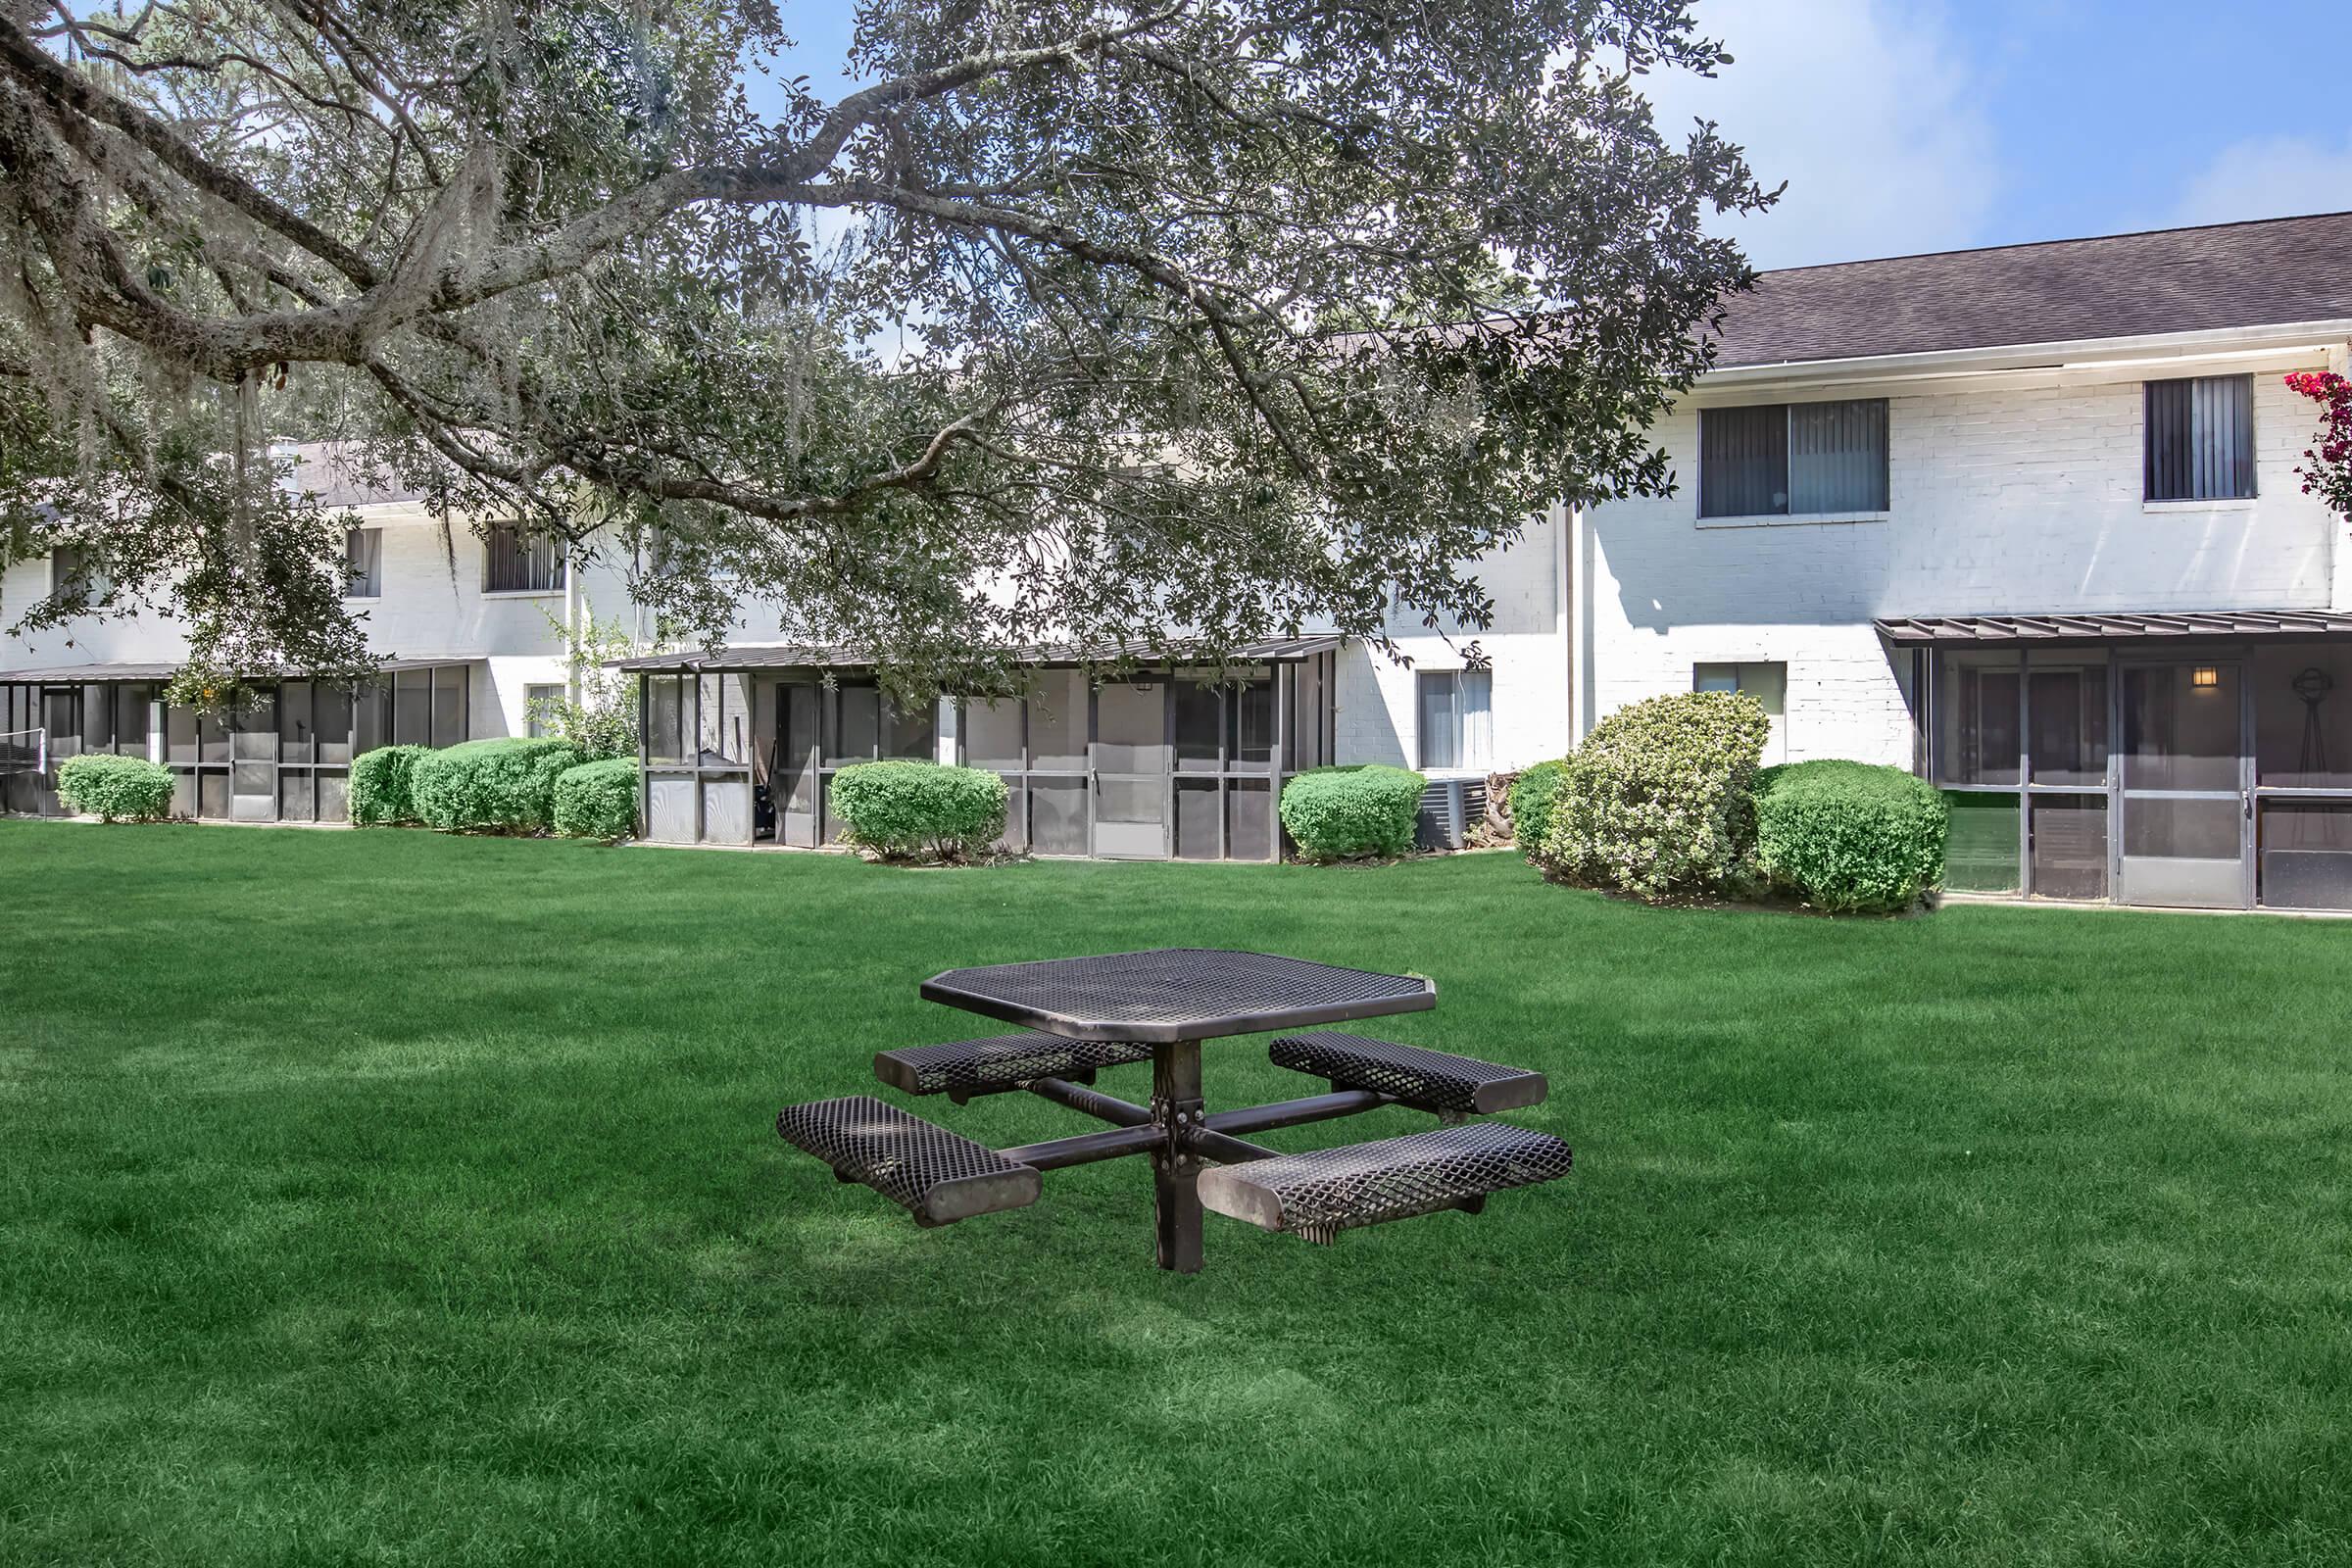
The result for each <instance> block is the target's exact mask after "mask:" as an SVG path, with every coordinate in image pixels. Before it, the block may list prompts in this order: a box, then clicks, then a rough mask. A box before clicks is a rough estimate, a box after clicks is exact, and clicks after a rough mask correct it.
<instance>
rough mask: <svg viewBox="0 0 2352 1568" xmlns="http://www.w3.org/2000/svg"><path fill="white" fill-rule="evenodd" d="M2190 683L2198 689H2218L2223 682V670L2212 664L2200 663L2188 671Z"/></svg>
mask: <svg viewBox="0 0 2352 1568" xmlns="http://www.w3.org/2000/svg"><path fill="white" fill-rule="evenodd" d="M2188 683H2189V685H2191V686H2193V687H2195V688H2196V689H2197V690H2198V691H2214V690H2218V689H2219V688H2220V686H2221V684H2222V672H2221V671H2220V670H2219V669H2216V668H2215V667H2214V666H2213V665H2211V664H2199V665H2197V666H2196V667H2195V668H2194V669H2191V670H2190V671H2189V672H2188Z"/></svg>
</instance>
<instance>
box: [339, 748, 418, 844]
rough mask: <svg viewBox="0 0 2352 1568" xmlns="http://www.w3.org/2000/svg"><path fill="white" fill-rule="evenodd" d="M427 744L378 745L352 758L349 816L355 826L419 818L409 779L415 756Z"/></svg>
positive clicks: (415, 762) (413, 773)
mask: <svg viewBox="0 0 2352 1568" xmlns="http://www.w3.org/2000/svg"><path fill="white" fill-rule="evenodd" d="M431 750H432V748H431V747H429V746H379V747H377V748H376V749H375V750H374V751H372V752H362V753H361V754H360V755H359V756H357V757H355V758H353V759H352V760H351V820H352V822H353V824H354V825H355V826H360V827H368V826H388V825H390V824H393V823H396V822H418V821H421V820H423V818H421V817H419V816H418V815H417V799H416V796H415V795H414V794H413V793H412V792H411V790H410V783H411V781H412V779H413V777H414V776H415V773H416V770H417V759H418V758H419V757H422V756H423V755H424V754H425V753H427V752H429V751H431Z"/></svg>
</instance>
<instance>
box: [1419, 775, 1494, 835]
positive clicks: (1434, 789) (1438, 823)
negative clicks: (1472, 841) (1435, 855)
mask: <svg viewBox="0 0 2352 1568" xmlns="http://www.w3.org/2000/svg"><path fill="white" fill-rule="evenodd" d="M1486 814H1487V781H1486V780H1485V779H1484V778H1483V777H1482V778H1434V779H1431V780H1430V781H1429V787H1428V788H1427V789H1424V790H1423V791H1422V792H1421V818H1420V822H1419V825H1418V826H1417V827H1416V829H1415V831H1414V833H1413V843H1414V844H1415V845H1416V846H1417V847H1418V848H1421V849H1424V850H1458V849H1460V848H1461V847H1462V841H1463V840H1464V839H1465V838H1467V837H1468V836H1469V832H1470V830H1471V829H1472V828H1474V827H1476V826H1477V825H1478V824H1479V823H1480V822H1481V821H1483V820H1485V818H1486Z"/></svg>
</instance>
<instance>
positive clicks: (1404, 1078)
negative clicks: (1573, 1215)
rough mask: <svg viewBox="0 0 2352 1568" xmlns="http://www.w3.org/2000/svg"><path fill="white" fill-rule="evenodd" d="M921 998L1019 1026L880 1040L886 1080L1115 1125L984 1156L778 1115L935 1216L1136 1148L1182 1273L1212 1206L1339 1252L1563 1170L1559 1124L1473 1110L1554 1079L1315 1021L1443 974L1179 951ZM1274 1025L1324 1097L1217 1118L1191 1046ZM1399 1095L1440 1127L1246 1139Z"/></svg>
mask: <svg viewBox="0 0 2352 1568" xmlns="http://www.w3.org/2000/svg"><path fill="white" fill-rule="evenodd" d="M922 995H923V996H924V998H926V999H927V1000H929V1001H932V1002H939V1003H944V1004H946V1005H949V1006H953V1007H960V1008H963V1009H965V1010H966V1011H970V1012H975V1013H979V1014H981V1015H983V1016H985V1017H989V1018H994V1019H997V1020H999V1021H1001V1022H1005V1023H1011V1024H1016V1025H1019V1026H1020V1027H1021V1028H1022V1029H1023V1030H1024V1031H1025V1032H1023V1033H1020V1034H1010V1035H995V1036H990V1037H988V1038H985V1039H980V1040H962V1041H954V1042H950V1043H948V1044H945V1045H938V1046H916V1047H907V1048H904V1049H900V1050H896V1051H885V1052H882V1053H880V1054H877V1055H876V1056H875V1057H874V1073H875V1076H876V1077H878V1078H879V1079H881V1080H882V1081H883V1082H884V1083H886V1084H889V1085H891V1086H893V1087H895V1088H897V1089H900V1090H902V1091H904V1092H905V1093H907V1094H910V1095H928V1094H946V1095H948V1096H949V1097H950V1098H951V1099H952V1100H953V1101H955V1102H956V1103H965V1102H968V1101H969V1100H971V1099H972V1098H973V1097H975V1096H979V1095H987V1094H999V1093H1006V1092H1014V1091H1020V1092H1026V1093H1029V1094H1033V1095H1036V1096H1039V1097H1040V1098H1043V1099H1045V1100H1049V1101H1052V1102H1054V1103H1056V1104H1060V1105H1064V1106H1067V1107H1068V1108H1069V1109H1071V1110H1075V1111H1079V1112H1082V1113H1084V1114H1086V1115H1089V1116H1093V1117H1095V1118H1096V1119H1098V1120H1101V1121H1104V1122H1108V1123H1110V1126H1109V1127H1108V1128H1106V1129H1103V1130H1100V1131H1095V1132H1088V1133H1081V1134H1078V1135H1076V1136H1073V1137H1068V1138H1056V1139H1052V1140H1049V1141H1047V1142H1044V1143H1036V1144H1024V1145H1021V1146H1019V1147H1017V1148H1012V1149H1005V1150H991V1149H989V1148H987V1147H986V1146H985V1145H981V1144H978V1143H974V1142H973V1141H972V1140H970V1139H967V1138H964V1137H962V1136H961V1135H959V1134H957V1133H955V1132H951V1131H950V1130H948V1129H947V1128H944V1127H940V1126H937V1125H935V1124H933V1123H931V1122H928V1121H925V1120H923V1119H921V1118H919V1117H916V1116H913V1115H910V1114H908V1113H907V1112H906V1111H903V1110H900V1109H899V1108H898V1107H896V1106H894V1105H891V1104H889V1103H885V1102H883V1101H880V1100H877V1099H874V1098H873V1097H871V1096H865V1095H856V1096H851V1097H848V1098H846V1099H841V1100H828V1101H817V1102H814V1103H809V1104H803V1105H790V1106H787V1107H785V1109H784V1110H783V1111H782V1112H781V1113H780V1114H779V1115H778V1116H777V1118H776V1130H777V1132H778V1133H779V1134H780V1135H781V1136H782V1137H783V1138H784V1139H785V1140H786V1141H787V1142H789V1143H791V1144H793V1145H795V1146H796V1147H798V1148H800V1149H803V1150H805V1151H807V1152H809V1153H812V1154H815V1155H816V1156H817V1157H818V1158H820V1159H823V1160H824V1161H825V1162H826V1163H827V1164H829V1165H831V1166H832V1167H833V1170H834V1173H835V1175H836V1176H837V1177H838V1178H839V1179H841V1180H842V1181H845V1182H849V1181H856V1182H861V1183H863V1184H865V1185H866V1186H869V1187H872V1188H874V1189H875V1190H876V1191H877V1192H880V1193H882V1194H883V1195H884V1196H885V1197H888V1198H890V1199H892V1200H894V1201H897V1202H899V1203H901V1204H903V1205H904V1206H906V1207H907V1208H908V1209H910V1210H911V1211H912V1212H913V1214H914V1216H915V1218H916V1220H917V1222H918V1223H921V1224H924V1225H943V1224H949V1223H952V1222H954V1221H956V1220H960V1219H967V1218H970V1217H972V1216H974V1215H977V1214H984V1213H991V1212H995V1211H998V1210H1001V1209H1007V1208H1018V1207H1021V1206H1023V1205H1024V1204H1027V1203H1030V1202H1034V1201H1036V1199H1037V1197H1038V1195H1039V1192H1040V1190H1041V1185H1042V1184H1041V1181H1040V1176H1041V1174H1042V1173H1043V1172H1045V1171H1049V1170H1058V1169H1060V1168H1062V1167H1064V1166H1068V1165H1080V1164H1087V1163H1091V1162H1093V1161H1095V1160H1103V1159H1117V1158H1121V1157H1124V1156H1127V1155H1133V1154H1145V1155H1149V1156H1150V1157H1151V1160H1152V1195H1153V1200H1154V1211H1155V1215H1156V1220H1155V1231H1156V1235H1157V1240H1158V1254H1159V1266H1160V1267H1162V1268H1166V1269H1175V1270H1178V1271H1181V1272H1185V1273H1191V1272H1194V1271H1196V1270H1198V1269H1199V1268H1200V1267H1201V1213H1202V1211H1203V1209H1204V1208H1207V1209H1214V1210H1216V1211H1217V1212H1219V1213H1223V1214H1228V1215H1231V1216H1232V1217H1234V1218H1237V1219H1243V1220H1246V1221H1249V1222H1250V1223H1251V1224H1255V1225H1258V1226H1260V1227H1262V1228H1264V1229H1267V1230H1282V1231H1292V1232H1296V1233H1299V1234H1300V1235H1303V1236H1306V1237H1307V1238H1309V1239H1310V1240H1313V1241H1317V1242H1323V1243H1329V1242H1330V1241H1331V1240H1332V1238H1333V1237H1334V1235H1335V1234H1336V1233H1337V1232H1338V1231H1340V1230H1344V1229H1348V1228H1349V1227H1351V1226H1355V1225H1369V1224H1378V1223H1381V1222H1383V1221H1387V1220H1394V1219H1404V1218H1409V1217H1411V1216H1413V1215H1417V1214H1427V1213H1434V1212H1437V1211H1439V1210H1441V1209H1449V1208H1460V1209H1467V1210H1469V1211H1470V1212H1473V1213H1475V1212H1477V1211H1478V1210H1479V1209H1480V1208H1482V1207H1483V1206H1484V1205H1485V1202H1486V1198H1487V1195H1488V1194H1489V1193H1493V1192H1499V1191H1501V1190H1503V1189H1505V1188H1510V1187H1521V1186H1526V1185H1529V1184H1531V1183H1534V1182H1541V1181H1549V1180H1552V1179H1554V1178H1556V1177H1559V1176H1564V1175H1566V1174H1567V1173H1568V1169H1569V1164H1570V1160H1571V1155H1570V1152H1569V1150H1568V1147H1567V1146H1566V1145H1565V1144H1563V1143H1561V1142H1560V1140H1558V1139H1557V1138H1554V1137H1552V1136H1551V1135H1550V1134H1548V1133H1540V1132H1534V1131H1530V1130H1528V1129H1525V1128H1520V1127H1513V1126H1510V1125H1508V1124H1505V1123H1499V1122H1468V1121H1467V1120H1466V1119H1465V1118H1467V1117H1468V1116H1471V1115H1484V1114H1486V1113H1488V1112H1491V1111H1495V1110H1503V1109H1509V1108H1513V1107H1517V1106H1524V1105H1532V1104H1536V1103H1540V1102H1541V1101H1542V1100H1543V1099H1544V1095H1545V1093H1546V1090H1547V1087H1548V1086H1547V1084H1546V1082H1545V1080H1544V1075H1543V1074H1542V1073H1538V1072H1528V1071H1524V1070H1522V1069H1520V1068H1516V1067H1505V1066H1500V1065H1498V1064H1496V1063H1494V1062H1488V1061H1481V1060H1478V1059H1476V1058H1473V1057H1469V1056H1459V1055H1452V1054H1446V1053H1443V1052H1435V1051H1427V1050H1424V1049H1422V1048H1420V1047H1417V1046H1406V1045H1398V1044H1395V1043H1393V1042H1389V1041H1381V1040H1372V1039H1368V1038H1365V1037H1363V1036H1359V1035H1352V1034H1340V1033H1332V1032H1327V1031H1322V1030H1318V1029H1317V1028H1316V1027H1315V1026H1317V1025H1323V1024H1333V1023H1345V1022H1352V1021H1354V1020H1357V1019H1364V1018H1374V1017H1381V1016H1385V1015H1388V1014H1393V1013H1406V1012H1420V1011H1425V1010H1427V1009H1429V1008H1431V1007H1434V1006H1436V1005H1437V1001H1438V995H1437V986H1436V985H1435V984H1434V983H1433V982H1431V981H1429V980H1426V979H1423V978H1421V977H1419V976H1416V975H1396V974H1379V973H1374V972H1372V971H1368V970H1362V969H1347V968H1340V967H1336V966H1334V965H1331V964H1325V963H1311V962H1308V961H1306V960H1304V959H1300V958H1290V957H1283V956H1278V955H1274V954H1264V953H1233V952H1225V951H1220V950H1213V949H1197V948H1170V949H1156V950H1153V951H1151V952H1146V953H1121V954H1111V955H1107V956H1099V957H1077V958H1048V959H1042V960H1038V961H1034V962H1027V963H1004V964H992V965H989V966H987V967H983V968H973V969H951V970H948V971H947V972H945V973H943V974H937V975H934V976H932V977H931V978H930V979H929V980H926V981H924V982H923V985H922ZM1267 1031H1305V1032H1296V1033H1283V1034H1280V1035H1278V1037H1277V1039H1276V1040H1275V1042H1274V1046H1273V1048H1272V1052H1271V1055H1272V1059H1273V1060H1274V1062H1275V1063H1276V1064H1277V1065H1278V1066H1284V1067H1289V1068H1292V1069H1294V1070H1296V1071H1299V1072H1302V1073H1307V1074H1310V1075H1313V1076H1316V1077H1320V1078H1323V1079H1325V1080H1326V1081H1327V1083H1328V1085H1329V1088H1328V1091H1327V1092H1325V1093H1322V1094H1315V1095H1308V1096H1305V1097H1302V1098H1300V1099H1297V1100H1284V1101H1277V1102H1275V1103H1271V1104H1263V1105H1250V1106H1244V1107H1240V1108H1237V1109H1231V1110H1215V1111H1212V1110H1209V1109H1208V1108H1207V1104H1206V1101H1205V1098H1204V1096H1203V1094H1202V1084H1201V1043H1202V1042H1203V1041H1206V1040H1214V1039H1219V1038H1222V1037H1225V1036H1229V1035H1241V1034H1257V1033H1261V1032H1267ZM1145 1061H1149V1062H1150V1063H1151V1064H1152V1099H1151V1103H1149V1104H1148V1105H1147V1104H1139V1103H1135V1102H1133V1101H1128V1100H1122V1099H1119V1098H1117V1097H1115V1096H1112V1095H1108V1094H1105V1093H1103V1092H1102V1091H1101V1090H1098V1089H1096V1088H1094V1087H1093V1082H1094V1077H1095V1074H1096V1073H1097V1072H1098V1071H1099V1070H1101V1069H1103V1068H1107V1067H1115V1066H1122V1065H1127V1064H1132V1063H1141V1062H1145ZM1393 1104H1401V1105H1407V1106H1411V1107H1415V1108H1418V1109H1422V1110H1426V1111H1430V1112H1432V1113H1434V1114H1436V1115H1437V1116H1438V1118H1439V1120H1440V1122H1441V1124H1442V1125H1440V1126H1438V1127H1436V1128H1434V1129H1432V1130H1429V1131H1426V1132H1418V1133H1411V1134H1407V1135H1405V1136H1403V1137H1400V1138H1389V1139H1383V1140H1379V1141H1377V1142H1374V1143H1368V1144H1357V1145H1353V1146H1349V1147H1348V1148H1343V1149H1333V1150H1320V1151H1315V1152H1308V1153H1299V1154H1285V1153H1283V1152H1280V1151H1279V1150H1275V1149H1269V1148H1266V1147H1264V1146H1263V1145H1260V1144H1256V1143H1252V1142H1250V1141H1248V1135H1250V1134H1253V1133H1261V1132H1267V1131H1271V1130H1273V1129H1275V1128H1281V1127H1296V1126H1299V1125H1303V1124H1305V1123H1308V1122H1317V1121H1326V1120H1329V1119H1331V1118H1334V1117H1339V1116H1352V1115H1357V1114H1360V1113H1362V1112H1365V1111H1369V1110H1375V1109H1378V1108H1380V1107H1382V1106H1384V1105H1393Z"/></svg>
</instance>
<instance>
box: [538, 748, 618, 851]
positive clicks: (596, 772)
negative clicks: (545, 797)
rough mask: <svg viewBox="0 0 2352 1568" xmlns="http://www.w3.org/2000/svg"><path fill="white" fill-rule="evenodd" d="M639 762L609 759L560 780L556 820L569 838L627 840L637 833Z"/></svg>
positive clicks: (572, 771) (585, 764)
mask: <svg viewBox="0 0 2352 1568" xmlns="http://www.w3.org/2000/svg"><path fill="white" fill-rule="evenodd" d="M637 788H638V780H637V760H636V759H635V758H633V757H608V758H605V759H603V760H600V761H594V762H582V763H581V764H580V765H579V766H577V767H568V768H565V769H564V771H563V773H561V774H560V775H558V776H557V779H556V795H555V808H554V811H553V814H552V820H553V821H554V823H555V828H556V831H557V832H559V833H561V834H563V835H564V837H565V838H574V839H625V838H628V837H631V836H632V835H634V834H635V833H636V831H637Z"/></svg>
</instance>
